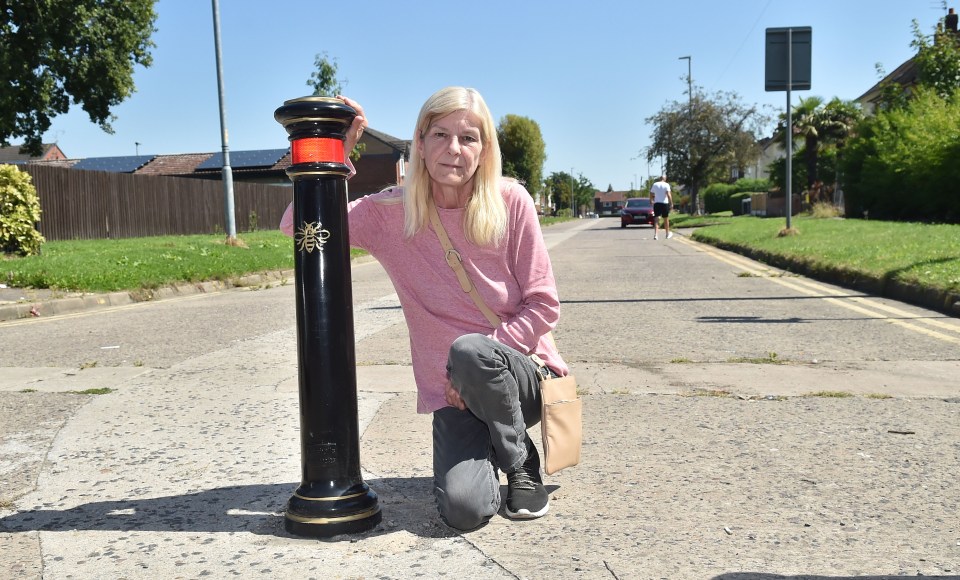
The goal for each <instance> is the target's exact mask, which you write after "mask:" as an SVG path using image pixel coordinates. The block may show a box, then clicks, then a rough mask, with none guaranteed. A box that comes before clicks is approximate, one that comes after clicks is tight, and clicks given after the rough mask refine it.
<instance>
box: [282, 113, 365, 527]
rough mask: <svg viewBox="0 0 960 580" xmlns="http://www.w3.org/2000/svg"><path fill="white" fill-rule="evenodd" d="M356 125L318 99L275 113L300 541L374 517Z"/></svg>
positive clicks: (291, 523)
mask: <svg viewBox="0 0 960 580" xmlns="http://www.w3.org/2000/svg"><path fill="white" fill-rule="evenodd" d="M356 116H357V112H356V110H354V109H353V108H352V107H350V106H348V105H346V104H344V103H343V102H342V101H340V100H338V99H331V98H326V97H303V98H300V99H293V100H290V101H287V102H285V103H284V104H283V106H282V107H280V108H278V109H277V110H276V112H275V113H274V118H275V119H276V120H277V121H278V122H279V123H281V124H282V125H283V127H284V129H286V130H287V133H288V134H289V135H290V152H291V165H290V168H289V169H287V175H289V176H290V179H292V180H293V220H294V222H293V223H294V231H295V236H294V250H295V259H294V274H295V280H296V284H295V289H296V307H297V361H298V368H299V378H300V383H299V387H300V457H301V466H302V470H301V482H300V487H298V488H297V490H296V492H294V494H293V497H291V498H290V501H289V502H288V503H287V510H286V514H285V516H284V519H285V527H286V529H287V531H288V532H290V533H292V534H297V535H301V536H317V537H330V536H335V535H337V534H345V533H347V534H349V533H358V532H363V531H366V530H369V529H371V528H373V527H374V526H376V525H377V524H378V523H380V520H381V517H382V514H381V513H380V505H379V503H378V501H377V494H376V493H374V492H373V490H371V489H370V488H369V487H368V486H367V484H366V483H364V482H363V479H362V478H361V476H360V435H359V427H358V424H357V368H356V367H357V364H356V353H355V352H354V332H353V289H352V287H351V278H350V237H349V231H348V229H347V184H346V181H347V180H346V178H347V175H349V173H350V169H349V168H348V167H347V165H346V163H345V159H346V157H345V153H344V144H343V142H344V136H345V133H346V130H347V128H349V127H350V123H351V122H352V121H353V119H354V117H356Z"/></svg>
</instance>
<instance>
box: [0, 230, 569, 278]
mask: <svg viewBox="0 0 960 580" xmlns="http://www.w3.org/2000/svg"><path fill="white" fill-rule="evenodd" d="M570 219H572V218H543V219H542V224H543V226H548V225H551V224H553V223H559V222H563V221H569V220H570ZM240 238H241V240H242V241H243V246H230V245H227V244H226V243H225V239H226V238H224V236H223V235H222V234H221V235H196V236H157V237H150V238H126V239H121V240H70V241H53V242H47V243H45V244H44V245H43V253H42V254H41V255H39V256H27V257H15V256H9V255H8V256H3V257H2V259H0V282H2V283H4V284H6V285H7V286H10V287H13V288H45V289H46V288H49V289H52V290H60V291H64V292H115V291H121V290H129V291H136V290H144V289H146V290H150V289H155V288H160V287H163V286H170V285H174V284H182V283H193V282H205V281H209V280H220V281H227V280H230V279H232V278H237V277H241V276H244V275H247V274H252V273H256V272H276V271H279V270H291V269H293V256H294V250H293V242H292V241H291V240H290V238H288V237H287V236H285V235H284V234H283V233H281V232H280V231H278V230H264V231H256V232H247V233H244V234H242V235H241V236H240ZM350 255H351V257H352V258H357V257H359V256H363V255H366V252H364V251H363V250H357V249H353V248H351V250H350Z"/></svg>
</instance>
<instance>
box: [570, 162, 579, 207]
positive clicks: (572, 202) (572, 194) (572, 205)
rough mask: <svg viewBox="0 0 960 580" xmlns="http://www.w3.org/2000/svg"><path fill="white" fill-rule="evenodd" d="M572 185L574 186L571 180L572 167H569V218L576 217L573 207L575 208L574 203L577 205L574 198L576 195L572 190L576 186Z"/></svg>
mask: <svg viewBox="0 0 960 580" xmlns="http://www.w3.org/2000/svg"><path fill="white" fill-rule="evenodd" d="M574 184H575V182H574V180H573V167H571V168H570V216H571V217H577V210H576V209H574V206H575V205H576V203H577V202H576V199H577V198H576V195H575V194H574V192H573V190H574V188H575V187H576V185H574Z"/></svg>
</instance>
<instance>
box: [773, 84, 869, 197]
mask: <svg viewBox="0 0 960 580" xmlns="http://www.w3.org/2000/svg"><path fill="white" fill-rule="evenodd" d="M861 119H863V113H862V112H861V111H860V108H859V106H858V105H857V104H856V103H854V102H853V101H843V100H840V99H839V98H838V97H834V98H833V99H831V100H830V102H828V103H826V104H824V102H823V99H822V98H821V97H807V98H806V99H800V103H799V104H798V105H797V106H796V107H794V108H793V131H792V133H793V137H794V139H797V138H802V139H803V159H804V163H805V165H806V167H807V186H808V187H812V186H813V184H814V183H816V181H817V161H818V159H819V156H820V152H821V150H822V147H824V146H826V145H828V144H832V145H836V146H838V147H842V146H843V144H844V143H845V142H846V140H847V138H848V137H850V136H851V135H852V133H853V131H854V129H855V128H856V126H857V124H858V123H859V122H860V120H861ZM785 125H786V115H783V114H781V115H780V123H779V124H778V125H777V129H776V131H775V132H774V139H784V133H785V131H786V127H785Z"/></svg>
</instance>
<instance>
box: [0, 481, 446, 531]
mask: <svg viewBox="0 0 960 580" xmlns="http://www.w3.org/2000/svg"><path fill="white" fill-rule="evenodd" d="M366 483H367V484H368V485H369V486H370V487H371V489H373V490H374V491H375V492H376V493H377V498H378V503H379V505H380V510H381V513H382V514H383V521H382V522H381V523H380V524H379V525H378V526H376V528H374V529H373V530H371V531H369V532H366V533H367V534H368V535H379V534H386V533H390V532H394V531H397V530H406V531H408V532H410V533H412V534H415V535H417V536H422V537H430V538H439V537H450V536H456V535H457V532H456V530H453V529H451V528H448V527H447V526H445V525H443V524H442V523H440V518H439V516H438V514H437V509H436V507H435V506H434V500H433V494H432V486H433V481H432V478H429V477H408V478H383V479H372V480H369V481H367V482H366ZM296 488H297V484H296V483H283V484H279V483H278V484H265V485H240V486H232V487H219V488H216V489H210V490H205V491H199V492H196V493H188V494H183V495H173V496H165V497H156V498H149V499H129V500H114V501H98V502H92V503H86V504H83V505H78V506H76V507H73V508H70V509H64V510H57V509H46V508H37V509H33V510H26V511H19V512H17V513H14V514H11V515H9V516H6V517H3V518H0V531H3V532H12V533H17V532H30V531H44V532H63V531H70V530H101V531H122V532H137V531H140V532H143V531H146V532H211V533H212V532H250V533H255V534H264V535H273V536H288V537H294V536H293V535H292V534H289V533H288V532H286V531H285V530H284V519H283V511H284V509H285V507H286V502H287V500H288V499H289V498H290V496H291V495H293V492H294V491H295V490H296ZM343 537H344V538H348V536H343ZM332 539H334V540H335V539H336V537H334V538H332Z"/></svg>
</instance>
